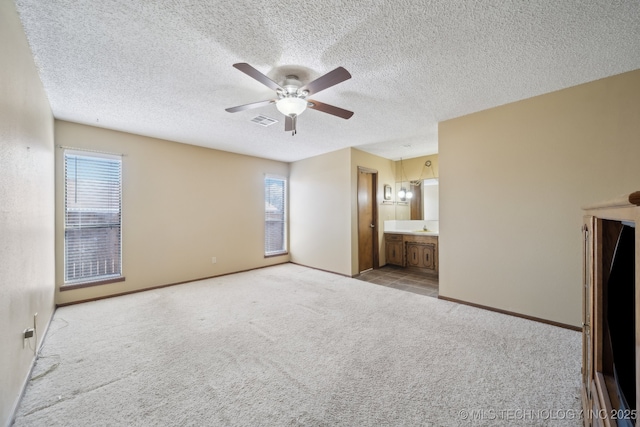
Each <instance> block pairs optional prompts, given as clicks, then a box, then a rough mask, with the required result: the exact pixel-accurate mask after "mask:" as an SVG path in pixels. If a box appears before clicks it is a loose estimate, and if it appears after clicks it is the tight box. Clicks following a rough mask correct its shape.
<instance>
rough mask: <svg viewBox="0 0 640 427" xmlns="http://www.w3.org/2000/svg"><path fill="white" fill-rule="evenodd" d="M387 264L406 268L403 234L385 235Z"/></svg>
mask: <svg viewBox="0 0 640 427" xmlns="http://www.w3.org/2000/svg"><path fill="white" fill-rule="evenodd" d="M385 241H386V244H385V248H386V256H387V264H392V265H397V266H400V267H404V243H403V240H402V234H385Z"/></svg>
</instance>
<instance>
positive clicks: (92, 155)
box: [60, 149, 125, 291]
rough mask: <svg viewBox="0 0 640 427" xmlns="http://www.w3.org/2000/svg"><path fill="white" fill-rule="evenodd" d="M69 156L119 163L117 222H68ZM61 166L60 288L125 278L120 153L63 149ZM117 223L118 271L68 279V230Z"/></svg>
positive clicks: (101, 283)
mask: <svg viewBox="0 0 640 427" xmlns="http://www.w3.org/2000/svg"><path fill="white" fill-rule="evenodd" d="M70 157H76V158H85V159H90V160H93V161H96V160H97V161H100V160H101V159H102V160H105V161H112V162H113V161H115V162H118V163H119V166H118V176H117V178H118V179H117V182H118V210H117V214H118V222H117V223H116V222H113V223H108V224H103V225H102V226H97V227H96V226H93V227H91V226H87V227H83V226H80V227H72V226H71V225H70V224H69V223H68V213H69V212H70V209H69V208H68V203H67V197H68V192H69V182H70V179H69V178H70V176H69V175H68V170H67V161H68V158H70ZM62 167H63V173H62V176H63V189H62V190H63V191H62V193H63V194H62V197H63V200H62V202H63V219H62V228H63V261H62V280H63V283H62V285H61V286H60V290H61V291H64V290H70V289H78V288H84V287H90V286H97V285H104V284H108V283H116V282H122V281H124V280H125V277H124V274H123V268H124V267H123V263H122V258H123V257H122V255H123V250H122V249H123V240H122V222H123V221H122V193H123V186H122V170H123V162H122V155H118V154H108V153H99V152H95V151H90V150H87V151H84V150H77V149H65V150H64V152H63V155H62ZM115 224H117V226H118V235H117V242H118V249H117V252H118V258H119V259H118V260H117V262H118V271H117V272H116V273H113V274H101V275H94V276H88V277H81V278H79V279H69V275H68V271H67V268H68V265H67V260H68V259H67V257H68V231H69V230H71V229H76V230H86V229H89V228H94V229H101V228H107V227H112V226H113V225H115Z"/></svg>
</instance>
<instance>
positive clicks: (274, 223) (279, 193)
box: [264, 175, 287, 255]
mask: <svg viewBox="0 0 640 427" xmlns="http://www.w3.org/2000/svg"><path fill="white" fill-rule="evenodd" d="M264 193H265V202H264V206H265V209H264V219H265V227H264V253H265V255H278V254H283V253H286V252H287V212H286V210H287V209H286V206H287V180H286V178H283V177H278V176H273V175H266V176H265V180H264Z"/></svg>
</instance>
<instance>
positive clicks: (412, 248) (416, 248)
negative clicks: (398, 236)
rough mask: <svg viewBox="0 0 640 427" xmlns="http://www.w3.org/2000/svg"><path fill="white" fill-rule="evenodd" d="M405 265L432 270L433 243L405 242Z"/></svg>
mask: <svg viewBox="0 0 640 427" xmlns="http://www.w3.org/2000/svg"><path fill="white" fill-rule="evenodd" d="M406 250H407V267H417V268H427V269H429V270H433V269H434V268H435V267H434V257H435V245H433V244H424V243H416V242H407V249H406Z"/></svg>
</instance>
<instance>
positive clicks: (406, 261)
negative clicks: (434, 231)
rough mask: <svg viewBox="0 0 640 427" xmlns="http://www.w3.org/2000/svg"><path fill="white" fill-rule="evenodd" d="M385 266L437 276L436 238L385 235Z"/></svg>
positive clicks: (395, 234)
mask: <svg viewBox="0 0 640 427" xmlns="http://www.w3.org/2000/svg"><path fill="white" fill-rule="evenodd" d="M384 236H385V248H386V256H387V264H391V265H397V266H400V267H409V268H419V269H420V270H421V271H423V272H426V273H433V274H438V236H421V235H415V234H397V233H385V235H384Z"/></svg>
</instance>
